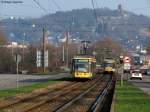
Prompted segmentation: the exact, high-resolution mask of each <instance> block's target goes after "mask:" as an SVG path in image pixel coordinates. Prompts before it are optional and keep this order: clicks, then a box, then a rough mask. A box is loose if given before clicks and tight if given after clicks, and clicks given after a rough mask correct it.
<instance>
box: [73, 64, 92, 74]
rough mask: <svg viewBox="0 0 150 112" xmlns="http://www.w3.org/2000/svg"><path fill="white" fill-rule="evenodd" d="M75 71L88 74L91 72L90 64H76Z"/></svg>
mask: <svg viewBox="0 0 150 112" xmlns="http://www.w3.org/2000/svg"><path fill="white" fill-rule="evenodd" d="M75 71H79V72H88V71H89V63H88V62H76V63H75Z"/></svg>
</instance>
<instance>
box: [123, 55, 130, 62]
mask: <svg viewBox="0 0 150 112" xmlns="http://www.w3.org/2000/svg"><path fill="white" fill-rule="evenodd" d="M123 62H124V63H130V62H131V58H130V57H128V56H125V57H124V58H123Z"/></svg>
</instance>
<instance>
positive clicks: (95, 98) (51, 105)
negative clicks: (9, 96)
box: [2, 75, 114, 112]
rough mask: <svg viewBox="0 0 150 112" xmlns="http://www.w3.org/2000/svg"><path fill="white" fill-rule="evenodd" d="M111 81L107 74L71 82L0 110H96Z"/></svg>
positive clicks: (112, 81) (7, 111)
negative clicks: (88, 79)
mask: <svg viewBox="0 0 150 112" xmlns="http://www.w3.org/2000/svg"><path fill="white" fill-rule="evenodd" d="M113 83H114V80H113V78H111V77H110V76H109V75H104V76H102V77H100V78H96V79H95V80H91V81H85V82H76V83H72V84H70V85H68V86H66V87H64V88H62V89H58V90H54V91H51V92H50V91H49V92H47V93H45V94H42V95H38V96H36V97H31V98H29V99H24V100H22V101H20V102H18V103H14V104H11V105H9V106H6V107H3V108H2V110H3V111H2V112H62V111H65V112H87V111H90V112H91V111H95V112H96V111H97V110H100V109H101V108H103V107H102V106H101V103H103V101H104V100H106V99H105V97H106V96H107V95H108V94H109V91H110V90H111V89H112V85H113Z"/></svg>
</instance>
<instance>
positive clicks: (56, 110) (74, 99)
mask: <svg viewBox="0 0 150 112" xmlns="http://www.w3.org/2000/svg"><path fill="white" fill-rule="evenodd" d="M103 77H104V76H103ZM101 80H103V78H102V79H101ZM101 80H97V81H96V82H95V84H94V85H93V86H92V87H90V88H89V89H87V90H86V91H84V92H83V93H81V94H80V95H78V96H76V97H75V98H73V99H72V100H70V101H69V102H68V103H66V104H64V105H62V106H60V107H59V108H57V109H55V110H54V112H63V111H64V110H65V109H67V108H68V107H69V106H71V105H72V104H73V103H74V102H76V101H77V100H79V99H81V98H82V97H83V96H84V95H86V94H87V93H88V92H90V91H91V90H92V89H94V88H95V87H96V86H97V84H98V82H99V81H101Z"/></svg>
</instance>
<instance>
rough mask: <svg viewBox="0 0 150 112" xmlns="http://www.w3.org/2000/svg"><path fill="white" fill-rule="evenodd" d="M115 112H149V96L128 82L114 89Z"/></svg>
mask: <svg viewBox="0 0 150 112" xmlns="http://www.w3.org/2000/svg"><path fill="white" fill-rule="evenodd" d="M116 88H117V89H116V105H115V109H116V112H150V96H148V95H146V94H144V93H143V91H141V90H140V89H138V88H137V87H135V86H133V85H132V84H130V83H128V82H124V86H123V87H121V86H120V84H117V87H116Z"/></svg>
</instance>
